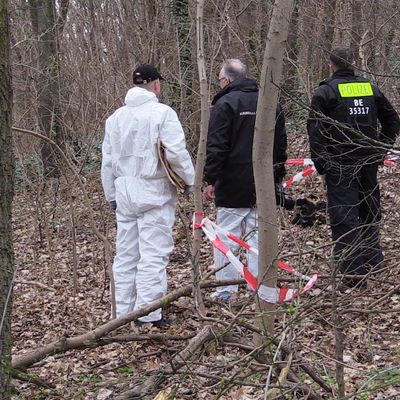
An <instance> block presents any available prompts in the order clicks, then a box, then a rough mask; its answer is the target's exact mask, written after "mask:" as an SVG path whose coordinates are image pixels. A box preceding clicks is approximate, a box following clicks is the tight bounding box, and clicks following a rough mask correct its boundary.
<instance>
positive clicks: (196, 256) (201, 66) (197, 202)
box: [192, 0, 210, 312]
mask: <svg viewBox="0 0 400 400" xmlns="http://www.w3.org/2000/svg"><path fill="white" fill-rule="evenodd" d="M203 14H204V0H198V1H197V15H196V31H197V66H198V71H199V82H200V101H201V120H200V137H199V145H198V150H197V159H196V175H195V183H194V209H195V211H196V212H198V213H201V212H202V211H203V201H202V197H201V184H202V181H203V170H204V163H205V157H206V143H207V128H208V120H209V117H210V110H209V105H208V87H207V74H206V67H205V61H204V36H203ZM196 218H199V217H196ZM200 218H201V217H200ZM200 246H201V231H200V230H195V231H194V238H193V245H192V262H193V270H194V274H193V275H194V290H195V301H196V306H197V307H198V308H199V310H200V311H201V312H203V311H204V305H203V299H202V297H201V291H200V288H199V286H198V284H199V281H200V275H201V273H200V268H199V265H200Z"/></svg>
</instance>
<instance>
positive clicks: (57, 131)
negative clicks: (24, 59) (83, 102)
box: [29, 0, 68, 177]
mask: <svg viewBox="0 0 400 400" xmlns="http://www.w3.org/2000/svg"><path fill="white" fill-rule="evenodd" d="M29 5H30V12H31V22H32V27H33V31H34V33H35V35H36V36H37V52H38V66H39V76H38V80H37V92H38V106H37V107H38V108H37V109H38V122H39V127H40V130H41V132H42V133H43V134H44V135H46V136H47V137H49V138H50V139H52V140H54V141H55V142H56V143H57V144H58V145H59V146H62V143H63V138H62V129H61V124H60V101H59V99H60V87H59V68H60V66H59V59H58V56H59V54H58V46H57V40H58V38H57V24H56V19H55V10H54V8H55V5H54V0H29ZM67 10H68V8H67ZM63 11H64V15H63V18H65V17H66V12H65V5H63ZM41 157H42V162H43V168H44V173H45V176H46V177H59V176H60V171H59V165H58V164H57V155H56V154H55V153H54V151H53V149H52V147H51V146H50V145H49V144H48V143H47V142H44V143H43V145H42V148H41Z"/></svg>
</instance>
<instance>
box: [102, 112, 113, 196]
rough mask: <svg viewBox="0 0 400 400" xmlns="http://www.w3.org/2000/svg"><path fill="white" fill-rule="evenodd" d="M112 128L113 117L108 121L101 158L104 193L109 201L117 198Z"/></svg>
mask: <svg viewBox="0 0 400 400" xmlns="http://www.w3.org/2000/svg"><path fill="white" fill-rule="evenodd" d="M111 130H112V117H110V118H108V119H107V121H106V132H105V136H104V140H103V146H102V154H103V157H102V160H101V183H102V184H103V190H104V194H105V196H106V200H107V201H113V200H115V186H114V180H115V176H114V174H113V171H112V155H111V151H112V148H111V140H110V134H111Z"/></svg>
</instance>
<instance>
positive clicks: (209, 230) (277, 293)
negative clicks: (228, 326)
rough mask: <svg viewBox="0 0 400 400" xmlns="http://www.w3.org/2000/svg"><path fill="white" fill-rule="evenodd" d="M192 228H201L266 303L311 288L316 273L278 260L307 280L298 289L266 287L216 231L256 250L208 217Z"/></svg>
mask: <svg viewBox="0 0 400 400" xmlns="http://www.w3.org/2000/svg"><path fill="white" fill-rule="evenodd" d="M195 214H196V215H195V216H194V220H195V219H197V218H199V217H200V216H201V215H202V213H195ZM193 229H202V230H203V232H204V233H205V235H206V236H207V238H208V239H209V240H210V241H211V243H212V244H213V246H214V247H215V248H216V249H217V250H219V251H220V252H221V253H222V254H224V255H225V257H226V258H227V259H228V260H229V262H230V263H231V264H232V265H233V266H234V267H235V268H236V270H237V271H238V272H239V273H240V274H241V275H242V276H243V277H244V279H245V280H246V282H247V284H248V286H249V287H250V288H251V289H252V290H254V291H258V296H259V297H260V298H261V299H262V300H265V301H267V302H268V303H274V304H275V303H278V302H282V301H290V300H292V299H294V298H296V297H297V296H299V295H300V294H302V293H304V292H306V291H307V290H309V289H311V288H312V287H313V286H314V285H315V283H316V281H317V279H318V275H317V274H314V275H313V276H311V277H309V276H307V275H303V274H302V273H300V272H298V271H297V270H296V269H295V268H293V267H292V266H290V265H288V264H286V263H285V262H283V261H278V263H277V266H278V268H280V269H283V270H285V271H288V272H291V273H292V274H294V275H295V276H298V277H299V278H301V279H304V280H306V281H307V284H306V285H305V286H304V287H303V288H302V289H301V290H300V291H299V290H298V289H289V288H272V287H267V286H265V285H259V283H258V280H257V278H256V277H255V276H254V275H253V274H252V273H251V272H250V270H249V268H248V267H247V266H246V265H244V264H243V263H242V262H241V261H240V260H239V259H238V258H237V257H236V256H235V255H234V254H233V252H232V250H231V249H230V248H229V247H228V246H227V245H226V244H225V243H224V242H223V241H222V240H221V238H220V237H219V236H218V234H217V232H221V233H222V234H224V235H225V236H226V237H227V238H229V239H230V240H232V241H234V242H235V243H237V244H239V245H240V246H241V247H243V248H245V249H246V250H248V251H250V252H252V253H253V254H256V255H258V250H257V249H256V248H254V247H252V246H250V245H249V244H248V243H246V242H245V241H244V240H242V239H240V238H238V237H237V236H235V235H233V234H232V233H230V232H227V231H226V230H224V229H223V228H221V227H220V226H218V225H217V224H216V223H214V222H212V221H211V220H210V219H209V218H208V217H204V218H203V219H202V220H201V222H198V221H197V222H195V223H194V226H193Z"/></svg>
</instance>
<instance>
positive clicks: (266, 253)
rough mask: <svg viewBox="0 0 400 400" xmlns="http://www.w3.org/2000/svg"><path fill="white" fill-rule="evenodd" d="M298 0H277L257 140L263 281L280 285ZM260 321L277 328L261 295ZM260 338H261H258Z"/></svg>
mask: <svg viewBox="0 0 400 400" xmlns="http://www.w3.org/2000/svg"><path fill="white" fill-rule="evenodd" d="M293 7H294V0H276V1H275V5H274V9H273V13H272V19H271V24H270V29H269V32H268V38H267V43H266V47H265V53H264V61H263V69H262V75H261V87H260V92H259V95H258V104H257V117H256V124H255V132H254V143H253V168H254V178H255V183H256V194H257V211H258V226H259V240H258V248H259V260H258V268H259V270H258V278H259V281H260V282H261V283H262V284H263V285H265V286H267V287H268V288H272V289H271V290H274V289H275V288H276V280H277V267H276V257H277V255H278V224H277V215H276V206H275V186H274V176H273V148H274V132H275V118H276V105H277V102H278V87H277V86H276V85H279V83H280V80H281V74H282V65H283V55H284V51H285V46H286V40H287V36H288V30H289V22H290V17H291V15H292V12H293ZM257 313H260V316H259V318H258V323H259V325H260V326H261V327H262V328H263V330H264V332H266V333H269V334H270V335H272V334H273V332H274V319H275V304H274V301H273V300H271V301H268V302H267V301H264V300H261V299H260V298H258V300H257ZM255 340H256V342H257V341H259V340H260V338H257V337H256V338H255Z"/></svg>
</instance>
